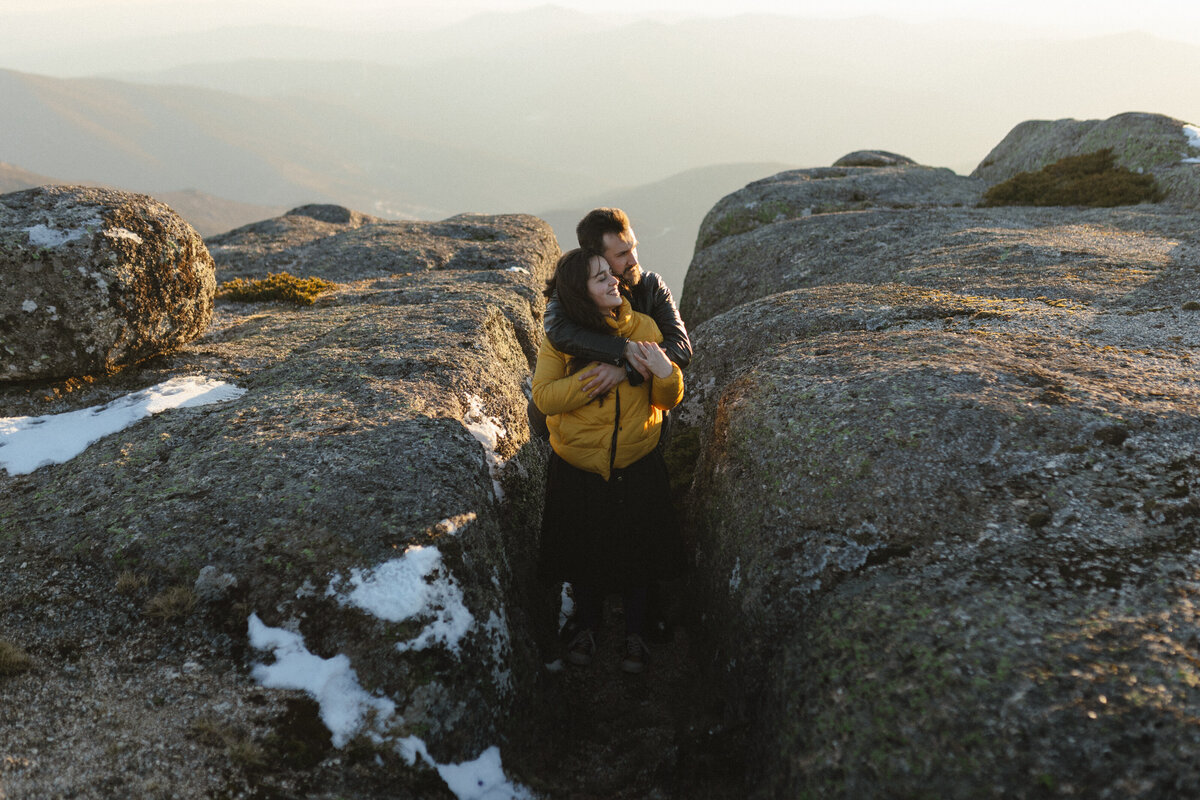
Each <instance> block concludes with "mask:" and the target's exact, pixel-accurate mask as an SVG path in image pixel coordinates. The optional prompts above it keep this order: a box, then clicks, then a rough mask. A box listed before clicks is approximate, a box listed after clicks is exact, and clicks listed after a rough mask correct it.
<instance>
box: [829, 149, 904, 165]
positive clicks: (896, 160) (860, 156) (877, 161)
mask: <svg viewBox="0 0 1200 800" xmlns="http://www.w3.org/2000/svg"><path fill="white" fill-rule="evenodd" d="M833 165H834V166H835V167H899V166H916V165H917V162H916V161H913V160H912V159H911V158H909V157H908V156H902V155H900V154H899V153H890V152H888V151H887V150H855V151H854V152H853V153H847V154H846V155H844V156H842V157H841V158H839V159H838V160H837V161H835V162H833Z"/></svg>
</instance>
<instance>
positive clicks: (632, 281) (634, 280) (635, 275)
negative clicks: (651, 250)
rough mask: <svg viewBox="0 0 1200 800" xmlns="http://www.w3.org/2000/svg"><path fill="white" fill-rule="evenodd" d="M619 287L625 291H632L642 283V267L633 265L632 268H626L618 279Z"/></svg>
mask: <svg viewBox="0 0 1200 800" xmlns="http://www.w3.org/2000/svg"><path fill="white" fill-rule="evenodd" d="M619 280H620V281H621V285H622V286H623V287H625V288H626V289H632V288H633V287H634V286H637V285H638V284H639V283H641V282H642V266H641V264H634V265H633V266H632V267H626V268H625V271H624V272H622V273H621V276H620V278H619Z"/></svg>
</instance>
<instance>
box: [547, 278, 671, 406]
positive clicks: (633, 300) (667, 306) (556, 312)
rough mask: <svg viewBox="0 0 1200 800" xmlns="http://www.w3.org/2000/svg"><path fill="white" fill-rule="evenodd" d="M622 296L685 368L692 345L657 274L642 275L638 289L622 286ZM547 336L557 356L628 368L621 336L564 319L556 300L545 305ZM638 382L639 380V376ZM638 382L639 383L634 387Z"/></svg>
mask: <svg viewBox="0 0 1200 800" xmlns="http://www.w3.org/2000/svg"><path fill="white" fill-rule="evenodd" d="M621 292H622V294H624V295H625V296H626V297H628V298H629V304H630V305H631V306H633V310H634V311H640V312H641V313H643V314H648V315H649V316H651V317H653V318H654V321H655V322H656V323H658V329H659V330H660V331H662V335H663V342H662V346H663V349H664V350H666V351H667V358H669V359H671V360H672V361H674V362H675V363H676V364H678V365H679V367H680V369H683V368H684V367H686V366H687V365H688V364H689V363H690V362H691V360H692V342H691V340H690V339H689V338H688V334H687V328H685V327H683V320H682V319H680V318H679V309H678V308H676V306H675V298H673V297H672V296H671V290H670V289H668V288H667V284H666V282H665V281H664V280H663V279H662V276H661V275H659V274H658V273H657V272H643V273H642V279H641V280H640V281H638V284H637V286H634V287H633V288H632V289H627V288H626V287H625V286H624V284H622V286H621ZM545 324H546V336H547V337H548V338H549V339H550V344H552V345H554V349H556V350H558V351H559V352H560V353H568V354H570V355H573V356H579V357H581V358H588V359H591V360H593V361H602V362H604V363H605V364H615V365H617V366H619V367H625V368H626V369H627V370H628V369H629V366H628V365H627V364H626V363H625V358H624V353H625V345H626V344H627V343H628V342H629V340H628V339H626V338H624V337H623V336H610V335H608V334H605V333H599V332H598V331H593V330H589V329H588V328H585V327H583V326H582V325H579V324H578V323H576V322H573V321H572V320H570V319H567V315H566V314H564V313H562V304H561V303H559V302H558V298H557V297H551V298H550V300H549V302H547V303H546V320H545ZM638 378H641V376H640V375H638ZM640 382H641V381H640V380H638V381H637V383H640Z"/></svg>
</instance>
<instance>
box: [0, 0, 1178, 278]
mask: <svg viewBox="0 0 1200 800" xmlns="http://www.w3.org/2000/svg"><path fill="white" fill-rule="evenodd" d="M603 7H604V9H605V10H604V11H603V13H600V12H598V11H597V9H598V8H599V6H597V4H595V3H592V2H586V0H557V1H556V2H554V3H542V2H535V1H533V0H494V1H493V2H478V0H445V1H444V2H437V3H435V2H425V1H424V0H421V2H399V3H398V2H388V1H387V0H337V1H336V2H334V0H254V2H245V0H237V1H236V2H235V1H234V0H191V1H190V2H187V3H176V2H171V3H164V2H162V0H6V2H4V3H3V4H0V100H2V101H4V102H5V103H6V107H7V108H8V110H9V120H10V122H9V123H7V124H6V126H5V128H4V129H3V130H0V162H6V163H8V164H11V165H13V167H15V170H11V171H10V178H9V179H10V180H12V181H19V180H20V178H19V176H18V173H19V172H20V171H22V170H23V171H26V172H28V173H34V174H36V175H40V176H45V177H47V178H49V179H53V180H61V181H67V182H95V183H104V184H106V185H113V186H118V187H120V188H127V189H130V190H134V191H143V192H148V193H151V194H163V193H176V196H180V195H179V193H183V192H185V190H192V189H194V190H197V191H198V192H200V193H204V194H206V195H209V196H210V197H207V198H199V199H197V198H195V197H192V200H189V198H188V197H183V198H182V199H181V202H192V201H193V200H194V202H193V205H194V209H193V212H194V213H195V215H196V218H200V216H201V215H205V217H207V218H211V219H213V220H220V221H222V224H224V223H227V222H233V221H234V220H237V219H241V218H242V216H243V215H245V214H248V213H254V209H255V208H267V207H270V208H278V207H290V206H294V205H303V204H305V203H309V202H335V203H339V204H342V205H346V206H349V207H353V208H356V210H360V211H364V212H367V213H376V214H380V215H383V216H395V217H405V216H407V217H410V218H419V219H432V218H441V217H444V216H450V215H453V214H455V213H461V212H483V213H512V212H519V213H532V214H548V213H550V212H555V211H556V210H557V211H558V212H568V211H569V212H570V213H575V212H576V211H578V209H580V208H581V207H583V206H584V205H585V204H592V203H600V202H605V204H607V203H609V202H611V203H616V202H617V201H618V200H620V201H622V202H625V201H626V200H627V201H628V202H630V203H631V204H632V203H635V202H640V203H643V208H644V210H643V211H641V212H640V213H639V215H638V216H639V217H640V218H644V219H646V220H647V221H648V222H651V221H652V222H653V225H650V224H647V225H646V226H644V227H645V229H644V230H643V231H639V236H644V238H646V240H647V245H648V246H653V245H652V243H651V237H650V236H649V235H647V234H650V233H651V231H654V230H658V231H662V232H663V233H662V237H664V238H663V240H664V241H665V237H667V236H668V234H669V236H671V237H674V240H675V241H674V243H673V244H672V245H671V249H670V255H669V258H670V260H672V261H674V262H682V263H683V264H686V263H687V260H688V259H689V253H690V251H688V250H687V248H688V247H689V245H688V242H689V241H690V240H692V239H694V236H695V231H696V228H697V227H698V225H699V222H700V218H701V217H702V216H703V213H704V211H705V210H707V209H708V208H711V206H712V205H713V204H715V203H716V202H717V201H718V200H720V198H721V197H722V196H723V195H724V194H726V193H728V192H731V191H734V190H736V189H737V188H740V186H741V185H744V182H748V181H751V180H756V179H758V178H764V177H768V175H766V174H755V173H754V172H753V169H754V168H755V167H754V166H753V165H766V164H777V165H780V166H779V168H784V167H795V168H802V167H822V166H828V165H830V164H832V163H833V162H834V161H835V160H836V159H837V158H839V157H841V156H843V155H845V154H846V153H849V152H852V151H855V150H863V149H882V150H889V151H892V152H897V153H901V154H903V155H905V156H908V157H910V158H913V159H914V160H916V161H917V162H919V163H922V164H926V165H930V166H935V167H948V168H950V169H952V170H954V171H955V172H958V173H960V174H968V173H970V172H971V171H972V170H973V169H974V167H975V166H977V165H978V164H979V163H980V161H982V160H983V159H984V158H985V157H986V156H987V154H988V153H989V152H990V150H991V149H992V148H993V147H994V146H995V145H997V144H998V143H999V142H1000V141H1001V140H1002V139H1003V138H1004V137H1005V136H1006V135H1007V134H1008V132H1009V131H1010V130H1011V129H1012V128H1013V127H1015V126H1016V125H1018V124H1020V123H1021V122H1024V121H1026V120H1030V119H1063V118H1076V119H1105V118H1108V117H1111V116H1114V115H1116V114H1120V113H1123V112H1128V111H1143V112H1151V113H1158V114H1164V115H1167V116H1171V117H1175V118H1178V119H1181V120H1183V121H1185V122H1192V123H1197V122H1200V96H1197V95H1196V93H1195V91H1194V87H1193V86H1192V82H1193V80H1194V76H1195V75H1196V74H1197V73H1200V3H1196V4H1191V5H1189V6H1188V7H1177V6H1176V5H1175V4H1174V3H1173V2H1167V1H1166V0H1146V1H1145V2H1143V3H1140V4H1138V5H1136V6H1131V5H1129V4H1128V3H1117V2H1111V1H1110V0H1098V1H1097V2H1089V3H1082V2H1073V1H1072V0H1042V1H1041V2H1030V1H1029V0H1013V2H1007V3H1004V4H1000V3H994V2H981V3H970V4H966V3H962V2H960V1H959V0H924V1H923V2H917V0H899V1H898V2H885V1H884V0H846V2H842V3H840V4H838V5H836V6H834V5H832V4H828V3H819V2H808V1H807V0H798V1H793V2H781V1H780V0H720V2H689V1H687V0H649V2H648V3H635V2H634V1H633V0H611V1H610V2H608V3H606V4H604V6H603ZM485 13H486V14H490V15H491V16H489V17H487V18H480V17H478V16H477V15H479V14H485ZM768 14H769V15H773V16H771V17H764V16H763V15H768ZM5 70H9V71H10V72H8V73H7V74H5V72H4V71H5ZM599 75H603V76H604V78H603V79H602V80H597V78H596V76H599ZM94 77H102V78H104V79H105V80H100V81H97V80H93V79H92V78H94ZM585 87H586V88H585ZM581 89H582V90H581ZM614 133H616V134H619V135H614ZM718 167H720V169H717V168H718ZM696 171H700V172H696ZM0 177H2V176H0ZM739 181H740V182H741V183H737V182H739ZM658 184H662V185H661V186H659V185H658ZM606 198H611V200H607V201H606ZM238 204H248V205H244V206H242V207H235V206H237V205H238ZM246 221H251V220H246ZM214 224H216V223H214ZM237 224H243V223H240V222H239V223H237ZM685 251H686V252H685Z"/></svg>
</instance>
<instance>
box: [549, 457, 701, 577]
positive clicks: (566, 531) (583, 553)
mask: <svg viewBox="0 0 1200 800" xmlns="http://www.w3.org/2000/svg"><path fill="white" fill-rule="evenodd" d="M684 565H685V557H684V550H683V539H682V537H681V535H680V531H679V519H678V517H677V516H676V514H675V509H674V507H673V506H672V505H671V485H670V481H669V479H668V477H667V466H666V464H665V463H664V462H663V458H662V453H661V452H660V451H659V450H658V449H657V448H656V449H655V450H654V451H653V452H652V453H650V455H648V456H646V457H645V458H642V459H641V460H639V461H637V462H635V463H633V464H630V465H629V466H628V467H625V468H623V469H617V470H613V474H612V475H611V476H610V478H609V480H607V481H606V480H604V478H602V477H600V476H599V475H597V474H596V473H594V472H588V471H587V470H582V469H578V468H576V467H573V466H571V465H570V464H568V463H567V462H566V461H564V460H563V459H562V458H560V457H559V456H558V454H557V453H552V454H551V456H550V463H549V464H548V465H547V469H546V504H545V510H544V512H543V514H542V542H541V554H540V562H539V571H540V573H541V576H542V577H543V578H544V579H546V580H550V581H569V582H572V583H583V584H586V585H589V586H594V587H596V588H598V589H601V590H604V591H616V590H620V589H625V588H627V587H640V586H649V585H650V584H651V582H653V581H655V580H669V579H671V578H676V577H678V576H679V575H680V574H681V573H682V572H683V568H684Z"/></svg>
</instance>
